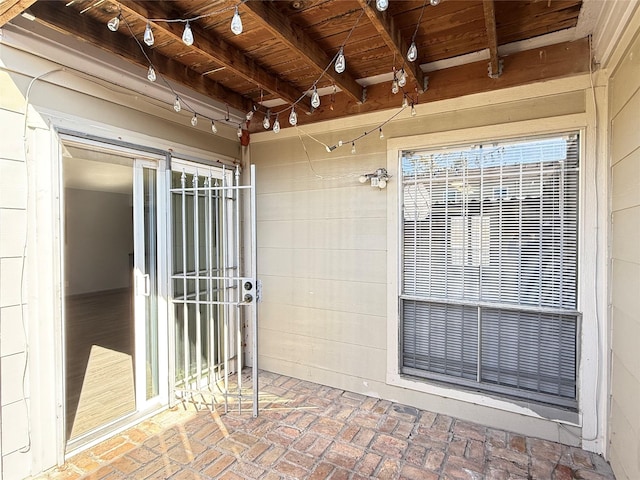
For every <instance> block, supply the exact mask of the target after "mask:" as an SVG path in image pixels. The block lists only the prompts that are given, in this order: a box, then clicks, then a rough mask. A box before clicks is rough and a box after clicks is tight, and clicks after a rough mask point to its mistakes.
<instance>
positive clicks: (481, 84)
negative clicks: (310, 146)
mask: <svg viewBox="0 0 640 480" xmlns="http://www.w3.org/2000/svg"><path fill="white" fill-rule="evenodd" d="M503 61H504V70H503V74H502V76H500V78H497V79H492V78H489V76H488V75H487V62H486V61H480V62H474V63H469V64H466V65H460V66H457V67H451V68H446V69H442V70H437V71H434V72H430V73H429V89H428V90H427V91H426V92H424V93H423V94H420V95H419V96H418V99H419V101H418V104H424V103H428V102H434V101H439V100H446V99H451V98H457V97H461V96H465V95H471V94H474V93H482V92H491V91H496V90H499V89H502V88H508V87H515V86H519V85H525V84H528V83H532V82H537V81H543V80H548V79H552V78H561V77H566V76H570V75H577V74H581V73H586V72H588V71H589V42H588V39H586V38H584V39H581V40H577V41H575V42H566V43H561V44H556V45H551V46H548V47H543V48H537V49H533V50H527V51H523V52H518V53H514V54H512V55H509V56H506V57H504V58H503ZM367 93H368V94H369V95H370V101H368V102H365V103H363V104H356V103H355V102H353V101H351V100H348V99H346V98H345V97H344V96H343V95H341V94H338V95H336V105H335V107H334V110H333V111H331V110H329V109H328V107H327V108H325V109H322V108H321V109H320V110H318V111H316V112H314V113H313V114H312V115H300V116H299V117H298V123H299V124H301V125H304V124H306V123H314V122H318V121H322V120H330V119H333V118H336V117H338V118H339V117H345V116H350V115H356V114H360V113H367V112H373V111H377V110H389V111H390V113H389V116H390V117H391V115H393V114H394V113H395V112H396V111H397V110H399V104H400V103H401V102H402V96H400V94H397V95H392V94H391V86H390V82H385V83H380V84H376V85H371V86H370V87H368V88H367ZM414 98H415V94H414ZM287 126H288V125H284V124H283V128H285V127H287Z"/></svg>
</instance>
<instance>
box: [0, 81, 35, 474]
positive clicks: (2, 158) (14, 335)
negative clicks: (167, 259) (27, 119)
mask: <svg viewBox="0 0 640 480" xmlns="http://www.w3.org/2000/svg"><path fill="white" fill-rule="evenodd" d="M0 91H1V92H2V95H0V131H1V132H3V133H2V148H1V149H0V328H1V331H0V338H1V339H2V344H1V345H0V366H1V372H0V378H1V384H0V402H1V404H2V405H1V411H2V417H1V420H2V427H1V431H2V442H1V444H0V445H1V451H0V453H1V454H2V465H3V470H4V472H3V473H4V478H23V477H25V476H27V475H28V474H29V455H28V454H26V453H22V452H21V450H23V449H25V448H26V447H27V446H28V438H27V403H28V402H29V398H28V396H29V394H28V387H27V388H26V389H23V383H22V374H23V372H24V370H25V367H26V361H27V357H26V346H25V345H26V338H25V327H26V324H25V323H24V322H26V317H25V312H26V305H24V302H25V299H26V297H25V296H23V295H22V296H21V294H20V279H21V275H22V264H23V260H22V256H23V253H24V247H25V245H24V244H25V241H26V228H27V175H26V164H25V157H24V149H23V142H22V138H23V124H24V115H23V113H22V112H23V111H24V99H23V96H22V95H21V93H20V92H19V91H18V89H17V88H15V86H14V85H13V83H12V81H11V78H10V77H9V75H8V74H7V73H5V72H0Z"/></svg>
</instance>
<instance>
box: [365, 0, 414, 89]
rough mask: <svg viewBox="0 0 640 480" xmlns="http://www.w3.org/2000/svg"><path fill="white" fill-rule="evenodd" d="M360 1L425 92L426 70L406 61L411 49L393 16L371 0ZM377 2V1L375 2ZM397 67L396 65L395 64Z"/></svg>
mask: <svg viewBox="0 0 640 480" xmlns="http://www.w3.org/2000/svg"><path fill="white" fill-rule="evenodd" d="M358 3H359V4H360V6H361V7H362V8H364V11H365V13H366V15H367V17H368V18H369V20H370V21H371V24H372V25H373V26H374V27H375V29H376V31H377V32H378V33H379V34H380V36H381V37H382V39H383V40H384V43H386V44H387V47H389V49H390V50H391V51H392V52H393V55H394V57H396V58H398V59H400V60H401V61H402V63H403V68H404V71H405V72H406V73H407V75H408V76H409V78H411V79H412V80H413V81H414V82H415V83H416V85H417V86H418V91H419V92H423V91H424V88H425V84H424V83H425V82H424V72H423V71H422V70H421V69H420V66H419V65H417V64H416V63H414V62H406V61H405V60H404V56H405V54H406V52H407V50H408V49H409V45H408V44H407V42H406V41H404V39H403V38H402V34H401V33H400V30H398V29H397V28H396V26H395V22H394V21H393V18H392V17H391V16H390V15H388V14H387V11H384V12H379V11H378V10H377V9H376V8H375V7H374V6H372V5H371V2H370V1H369V0H358ZM374 3H375V2H374ZM394 67H395V65H394Z"/></svg>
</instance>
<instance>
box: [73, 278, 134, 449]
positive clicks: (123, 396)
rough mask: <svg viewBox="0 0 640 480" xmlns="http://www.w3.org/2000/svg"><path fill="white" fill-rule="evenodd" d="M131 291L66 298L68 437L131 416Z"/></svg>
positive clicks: (132, 376)
mask: <svg viewBox="0 0 640 480" xmlns="http://www.w3.org/2000/svg"><path fill="white" fill-rule="evenodd" d="M131 293H132V292H131V291H130V289H121V290H109V291H105V292H94V293H90V294H82V295H74V296H68V297H66V322H65V334H66V352H65V353H66V369H67V377H66V429H67V430H66V432H67V434H66V436H67V440H74V439H77V438H78V437H81V436H82V435H84V434H86V433H88V432H91V431H92V430H95V429H96V428H98V427H101V426H104V425H106V424H108V423H111V422H113V421H115V420H117V419H119V418H121V417H122V416H124V415H126V414H128V413H132V412H134V411H135V407H136V406H135V388H134V385H135V383H134V342H133V338H134V337H133V316H132V307H131V301H132V300H131V299H132V296H131Z"/></svg>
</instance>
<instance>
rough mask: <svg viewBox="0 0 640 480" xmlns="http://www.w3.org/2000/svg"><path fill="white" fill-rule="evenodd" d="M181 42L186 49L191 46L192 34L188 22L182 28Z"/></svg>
mask: <svg viewBox="0 0 640 480" xmlns="http://www.w3.org/2000/svg"><path fill="white" fill-rule="evenodd" d="M182 41H183V42H184V44H185V45H186V46H188V47H189V46H191V45H193V32H192V31H191V26H190V25H189V22H188V21H187V24H186V25H185V27H184V32H182Z"/></svg>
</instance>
